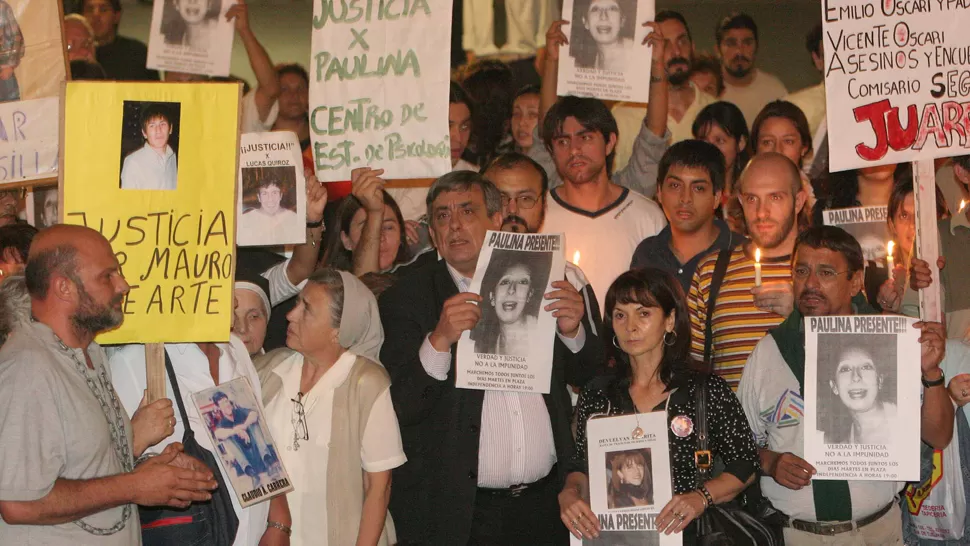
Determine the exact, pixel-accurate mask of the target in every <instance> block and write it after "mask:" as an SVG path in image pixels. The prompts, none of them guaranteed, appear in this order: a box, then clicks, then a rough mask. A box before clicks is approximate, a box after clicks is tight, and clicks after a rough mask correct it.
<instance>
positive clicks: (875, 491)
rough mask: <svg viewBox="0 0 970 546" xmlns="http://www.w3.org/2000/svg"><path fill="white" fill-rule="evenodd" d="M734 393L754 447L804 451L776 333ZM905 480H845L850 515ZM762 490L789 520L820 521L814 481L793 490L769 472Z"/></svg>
mask: <svg viewBox="0 0 970 546" xmlns="http://www.w3.org/2000/svg"><path fill="white" fill-rule="evenodd" d="M738 398H740V399H741V406H742V407H743V408H744V414H745V415H746V416H747V418H748V424H749V425H751V430H752V431H753V432H754V441H755V443H756V444H758V447H767V448H768V449H770V450H772V451H776V452H778V453H785V452H790V453H792V454H793V455H796V456H798V457H804V456H805V442H804V440H805V429H804V428H803V425H804V423H803V421H802V420H803V419H804V411H803V408H804V407H805V401H804V400H803V398H802V393H801V390H800V389H799V387H798V379H796V378H795V374H794V373H792V371H791V368H789V367H788V364H787V363H786V362H785V359H784V358H783V357H782V356H781V352H780V351H779V350H778V345H777V344H776V343H775V338H773V337H772V336H771V335H770V334H769V335H766V336H765V337H763V338H762V339H761V341H759V342H758V344H757V345H755V347H754V351H752V352H751V355H750V356H749V357H748V362H747V363H746V364H745V365H744V373H743V374H742V375H741V384H740V385H739V386H738ZM904 485H905V483H903V482H883V481H859V480H849V495H850V496H851V498H852V519H853V520H854V521H858V520H860V519H862V518H864V517H866V516H870V515H872V514H875V513H876V512H878V511H879V510H880V509H881V508H883V507H884V506H886V505H887V504H889V503H890V502H892V500H893V497H894V496H895V495H896V493H897V492H899V491H900V490H901V489H902V488H903V486H904ZM761 490H762V491H763V492H764V495H765V497H767V498H768V500H770V501H771V504H772V505H774V507H775V508H777V509H778V510H780V511H782V512H784V513H785V514H787V515H788V516H789V517H791V518H793V519H800V520H805V521H818V518H817V516H816V515H815V498H814V495H813V493H812V486H811V484H809V485H808V486H806V487H803V488H801V489H799V490H798V491H793V490H791V489H788V488H787V487H785V486H783V485H779V484H778V482H776V481H775V479H774V478H772V477H771V476H764V477H762V478H761Z"/></svg>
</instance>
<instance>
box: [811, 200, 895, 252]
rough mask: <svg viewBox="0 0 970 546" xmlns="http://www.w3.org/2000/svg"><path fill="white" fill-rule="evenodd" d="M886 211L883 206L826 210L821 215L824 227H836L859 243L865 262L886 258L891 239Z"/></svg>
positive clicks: (886, 208)
mask: <svg viewBox="0 0 970 546" xmlns="http://www.w3.org/2000/svg"><path fill="white" fill-rule="evenodd" d="M887 210H888V207H884V206H879V207H852V208H845V209H828V210H825V211H824V212H823V213H822V214H823V220H824V222H825V225H827V226H838V227H840V228H842V229H844V230H846V231H847V232H849V235H852V236H853V237H855V240H856V241H859V246H861V247H862V256H863V257H864V258H865V259H866V260H880V259H882V258H885V257H886V247H887V245H888V244H889V241H890V239H891V237H890V236H889V224H887V223H886V215H887Z"/></svg>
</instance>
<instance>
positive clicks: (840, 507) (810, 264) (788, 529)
mask: <svg viewBox="0 0 970 546" xmlns="http://www.w3.org/2000/svg"><path fill="white" fill-rule="evenodd" d="M864 264H865V262H864V261H863V257H862V248H861V247H860V246H859V243H858V242H857V241H856V240H855V238H854V237H852V236H851V235H849V234H848V233H847V232H846V231H845V230H843V229H841V228H838V227H834V226H815V227H812V228H810V229H808V230H806V231H805V232H803V233H802V234H800V235H799V236H798V238H797V240H796V241H795V244H794V258H793V259H792V260H791V272H792V278H793V280H794V294H795V301H796V304H797V307H796V309H795V310H794V311H793V312H792V313H791V315H790V316H789V317H788V318H787V319H786V320H785V321H784V322H783V323H782V324H781V325H779V326H778V327H777V328H774V329H772V330H771V331H769V332H768V335H767V336H765V337H764V338H763V339H762V340H761V341H760V342H758V344H757V346H755V348H754V351H753V352H752V353H751V356H750V357H749V358H748V361H747V365H746V366H745V367H744V375H743V376H742V378H741V386H740V388H739V389H738V396H739V397H740V398H741V404H742V406H743V407H744V412H745V414H746V415H747V417H748V423H749V424H750V425H751V430H752V431H753V432H754V435H755V442H756V443H757V444H758V445H759V448H760V449H759V452H760V456H761V468H762V470H763V475H762V478H761V489H762V491H763V493H764V495H765V497H767V499H768V500H770V501H771V504H772V505H773V506H774V508H775V509H777V510H779V511H780V512H782V514H784V526H785V544H789V545H794V546H802V545H810V544H811V545H815V544H822V543H823V541H824V543H825V544H832V545H836V546H841V545H850V544H900V545H901V544H903V537H902V521H901V514H900V512H899V507H898V504H897V501H896V498H895V496H896V494H897V493H898V492H899V491H900V490H901V489H902V487H903V486H904V485H905V484H904V483H902V482H891V481H840V480H813V479H812V476H814V475H815V472H816V470H815V468H814V467H813V466H812V465H811V464H809V463H808V462H807V461H805V460H804V459H803V458H802V456H803V455H804V453H805V450H804V437H805V430H804V425H805V423H804V422H803V421H802V419H801V415H802V410H801V408H802V407H803V405H804V400H803V398H802V396H803V394H804V390H803V388H804V383H805V350H804V347H805V332H804V317H819V316H831V315H857V314H876V310H875V309H873V308H872V307H870V306H869V305H868V304H867V303H866V299H865V298H863V297H854V296H857V295H858V294H860V290H861V289H862V285H863V278H864V276H865V272H864V270H863V267H864ZM915 327H917V328H919V329H920V330H921V331H922V336H921V337H920V345H921V354H922V357H921V362H920V370H921V372H922V382H923V392H922V400H923V405H922V410H921V412H920V420H921V423H920V430H921V433H922V434H921V435H922V440H923V442H925V443H926V444H928V445H930V446H931V447H933V448H935V449H942V448H943V447H945V446H946V445H947V444H948V443H949V442H950V439H951V437H952V435H953V415H954V413H953V411H954V410H953V404H952V402H951V401H950V398H949V395H948V394H947V389H946V386H945V378H944V376H943V371H942V369H941V367H942V368H945V367H947V361H951V364H950V365H951V366H953V365H954V364H955V363H956V362H957V361H959V360H960V359H963V358H965V351H966V349H965V348H963V347H962V344H960V343H954V344H946V340H945V337H946V334H945V332H944V329H943V325H942V324H941V323H939V322H918V323H916V324H915ZM944 355H946V359H944ZM880 365H883V366H895V365H896V363H895V362H881V363H880ZM950 369H952V368H950ZM811 425H812V426H814V424H811ZM823 537H824V538H823Z"/></svg>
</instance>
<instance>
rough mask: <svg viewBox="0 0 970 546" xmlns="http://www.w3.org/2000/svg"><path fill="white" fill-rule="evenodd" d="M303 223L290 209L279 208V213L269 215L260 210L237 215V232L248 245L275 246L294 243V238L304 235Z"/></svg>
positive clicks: (256, 209)
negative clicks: (243, 235) (243, 237)
mask: <svg viewBox="0 0 970 546" xmlns="http://www.w3.org/2000/svg"><path fill="white" fill-rule="evenodd" d="M303 230H304V227H303V222H302V221H300V217H299V216H298V215H297V214H296V213H295V212H293V211H292V210H290V209H287V208H283V207H280V210H279V212H277V213H276V214H274V215H272V216H271V215H269V214H266V213H265V212H263V209H262V208H255V209H251V210H248V211H246V212H244V213H242V214H241V215H239V231H238V232H237V233H240V234H243V233H244V234H245V237H246V243H247V244H249V245H264V246H266V245H277V244H280V243H284V242H288V243H293V242H295V239H294V236H301V235H303V233H304V231H303Z"/></svg>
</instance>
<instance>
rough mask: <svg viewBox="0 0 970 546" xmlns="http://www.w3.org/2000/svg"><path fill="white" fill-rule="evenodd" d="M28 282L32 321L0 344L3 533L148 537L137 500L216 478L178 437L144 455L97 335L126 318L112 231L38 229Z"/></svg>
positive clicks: (67, 540) (189, 498) (11, 538)
mask: <svg viewBox="0 0 970 546" xmlns="http://www.w3.org/2000/svg"><path fill="white" fill-rule="evenodd" d="M26 284H27V290H28V292H29V293H30V299H31V311H32V313H33V316H34V321H33V322H31V323H30V324H28V325H25V326H23V327H21V328H19V329H16V330H15V331H14V332H13V334H12V335H11V336H10V337H9V338H8V340H7V342H6V343H5V344H4V345H3V348H2V349H0V517H2V518H3V519H2V521H0V544H17V545H19V546H23V545H46V546H50V545H53V546H58V545H70V546H77V545H79V544H84V545H97V546H101V545H117V546H122V545H125V546H128V545H133V544H140V543H141V526H140V525H139V522H138V511H137V510H136V509H135V506H134V505H135V504H139V505H144V506H172V507H178V508H183V507H186V506H188V505H189V504H190V503H191V502H194V501H205V500H208V499H209V498H210V497H211V495H210V493H209V491H211V490H213V489H215V488H216V486H217V482H215V481H214V480H213V479H212V473H211V472H209V471H208V470H205V469H204V467H200V466H199V465H200V464H201V463H199V462H198V461H196V460H195V459H192V458H191V457H188V456H186V455H184V454H183V453H181V445H176V446H171V447H170V448H169V449H166V450H165V452H163V453H162V454H161V455H159V456H157V457H153V458H151V459H148V460H146V461H144V462H141V464H138V465H137V466H135V465H136V463H135V457H136V456H137V455H138V454H139V450H143V449H144V445H140V444H144V443H145V442H144V441H141V442H140V441H139V438H138V437H137V435H138V432H137V431H136V432H135V433H133V431H132V425H131V422H130V421H129V420H128V416H127V414H126V413H125V411H124V410H123V409H122V408H121V405H120V404H119V403H118V400H117V397H116V396H115V392H114V387H113V386H112V384H111V380H110V379H109V378H108V375H107V372H106V364H107V358H106V357H105V354H104V350H103V349H102V348H101V346H99V345H98V344H97V343H95V342H94V337H95V336H96V335H97V334H98V333H100V332H103V331H105V330H108V329H111V328H114V327H117V326H118V325H120V324H121V322H122V320H123V319H124V314H123V313H122V301H123V300H124V297H125V294H127V293H128V283H126V282H125V279H124V278H123V277H122V276H121V270H120V268H119V266H118V260H117V259H115V256H114V252H113V251H112V250H111V246H110V245H109V244H108V241H107V240H106V239H105V238H104V237H102V236H101V234H99V233H98V232H97V231H94V230H91V229H88V228H84V227H80V226H65V225H60V226H54V227H51V228H49V229H47V230H45V231H43V232H41V233H40V234H38V236H37V237H36V238H35V239H34V242H33V245H32V246H31V249H30V254H29V257H28V259H27V268H26ZM167 421H168V423H170V424H171V423H172V421H173V419H168V420H167ZM170 426H174V425H173V424H172V425H170ZM163 432H164V433H169V434H170V433H171V428H168V430H165V431H163Z"/></svg>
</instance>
